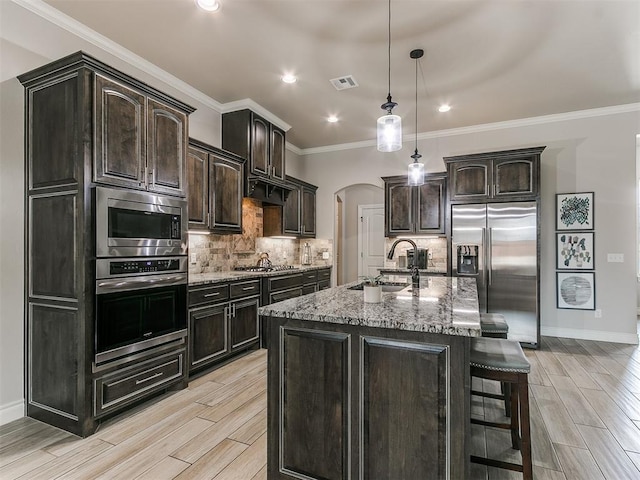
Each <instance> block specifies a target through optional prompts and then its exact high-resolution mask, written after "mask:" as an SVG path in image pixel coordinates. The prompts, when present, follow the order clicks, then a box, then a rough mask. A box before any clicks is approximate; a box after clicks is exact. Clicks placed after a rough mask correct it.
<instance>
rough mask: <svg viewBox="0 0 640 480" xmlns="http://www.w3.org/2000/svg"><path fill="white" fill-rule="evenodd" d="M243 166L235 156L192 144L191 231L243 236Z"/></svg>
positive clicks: (189, 174) (189, 158)
mask: <svg viewBox="0 0 640 480" xmlns="http://www.w3.org/2000/svg"><path fill="white" fill-rule="evenodd" d="M243 164H244V159H243V158H242V157H239V156H237V155H235V154H233V153H231V152H227V151H224V150H221V149H219V148H215V147H212V146H210V145H207V144H205V143H202V142H199V141H197V140H194V139H190V140H189V152H188V155H187V179H188V180H187V182H188V195H187V200H188V203H189V229H192V230H209V231H212V232H214V233H242V185H243V181H244V175H243V169H242V166H243Z"/></svg>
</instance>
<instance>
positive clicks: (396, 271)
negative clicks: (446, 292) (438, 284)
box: [379, 267, 447, 275]
mask: <svg viewBox="0 0 640 480" xmlns="http://www.w3.org/2000/svg"><path fill="white" fill-rule="evenodd" d="M418 271H419V272H420V275H446V274H447V268H446V267H444V268H438V267H427V268H421V269H419V270H418ZM379 272H380V273H382V274H388V275H400V274H402V275H411V269H410V268H384V267H383V268H380V269H379Z"/></svg>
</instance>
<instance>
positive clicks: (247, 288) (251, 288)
mask: <svg viewBox="0 0 640 480" xmlns="http://www.w3.org/2000/svg"><path fill="white" fill-rule="evenodd" d="M255 288H256V287H255V286H254V287H242V290H243V291H245V292H246V291H248V290H255Z"/></svg>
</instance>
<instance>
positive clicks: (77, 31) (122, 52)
mask: <svg viewBox="0 0 640 480" xmlns="http://www.w3.org/2000/svg"><path fill="white" fill-rule="evenodd" d="M12 1H13V3H15V4H17V5H20V6H21V7H22V8H25V9H26V10H29V11H30V12H32V13H35V14H36V15H38V16H40V17H42V18H44V19H45V20H47V21H49V22H51V23H53V24H54V25H57V26H59V27H60V28H63V29H64V30H66V31H68V32H70V33H72V34H74V35H76V36H78V37H80V38H82V39H83V40H86V41H87V42H89V43H91V44H92V45H95V46H96V47H98V48H100V49H102V50H104V51H106V52H107V53H110V54H111V55H113V56H115V57H117V58H120V59H121V60H124V61H125V62H127V63H129V64H130V65H131V66H133V67H135V68H138V69H140V70H143V71H144V72H146V73H148V74H150V75H152V76H153V77H155V78H157V79H158V80H160V81H162V82H164V83H166V84H168V85H170V86H172V87H174V88H176V89H177V90H179V91H180V92H183V93H184V94H186V95H188V96H189V97H191V98H193V99H195V100H197V101H199V102H201V103H202V104H204V105H206V106H208V107H210V108H212V109H214V110H216V111H221V110H222V105H221V104H220V102H217V101H216V100H214V99H213V98H211V97H209V96H208V95H206V94H204V93H202V92H201V91H200V90H198V89H196V88H194V87H192V86H191V85H189V84H188V83H186V82H184V81H182V80H180V79H179V78H178V77H176V76H174V75H171V74H170V73H169V72H167V71H166V70H163V69H162V68H160V67H158V66H157V65H155V64H153V63H151V62H150V61H148V60H146V59H144V58H143V57H141V56H139V55H136V54H135V53H133V52H132V51H131V50H128V49H126V48H124V47H123V46H122V45H120V44H118V43H116V42H114V41H113V40H111V39H109V38H107V37H105V36H104V35H101V34H100V33H98V32H96V31H95V30H93V29H91V28H89V27H87V26H86V25H84V24H83V23H80V22H78V21H77V20H75V19H73V18H71V17H69V16H68V15H66V14H64V13H62V12H61V11H60V10H57V9H55V8H53V7H52V6H51V5H49V4H47V3H45V2H43V1H41V0H12Z"/></svg>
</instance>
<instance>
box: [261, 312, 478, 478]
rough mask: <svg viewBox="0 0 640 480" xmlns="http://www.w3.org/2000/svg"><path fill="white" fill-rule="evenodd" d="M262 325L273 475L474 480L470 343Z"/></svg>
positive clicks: (327, 326)
mask: <svg viewBox="0 0 640 480" xmlns="http://www.w3.org/2000/svg"><path fill="white" fill-rule="evenodd" d="M263 321H264V322H265V324H268V325H269V328H268V329H267V331H266V334H267V337H268V341H269V343H270V344H271V345H273V351H270V352H269V365H268V370H269V372H268V374H269V375H268V377H269V380H268V387H267V392H268V403H269V405H268V409H269V412H270V415H269V419H268V422H269V423H268V426H267V427H268V437H269V438H268V443H269V448H268V450H269V453H268V457H269V458H268V469H269V471H268V475H269V478H270V479H272V478H273V479H278V480H284V479H294V478H308V479H327V478H332V479H346V478H354V479H355V478H365V479H427V478H434V479H435V478H438V479H440V478H451V479H464V478H469V462H468V456H469V452H468V449H469V445H468V439H469V438H470V435H469V368H468V362H469V358H468V357H469V354H468V352H469V337H458V336H452V335H439V334H429V333H425V332H409V331H401V330H392V329H383V328H370V327H361V326H356V325H338V324H332V323H322V322H308V321H301V320H297V319H295V318H286V319H285V318H278V317H265V318H263ZM271 413H272V414H271ZM355 459H357V460H355Z"/></svg>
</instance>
